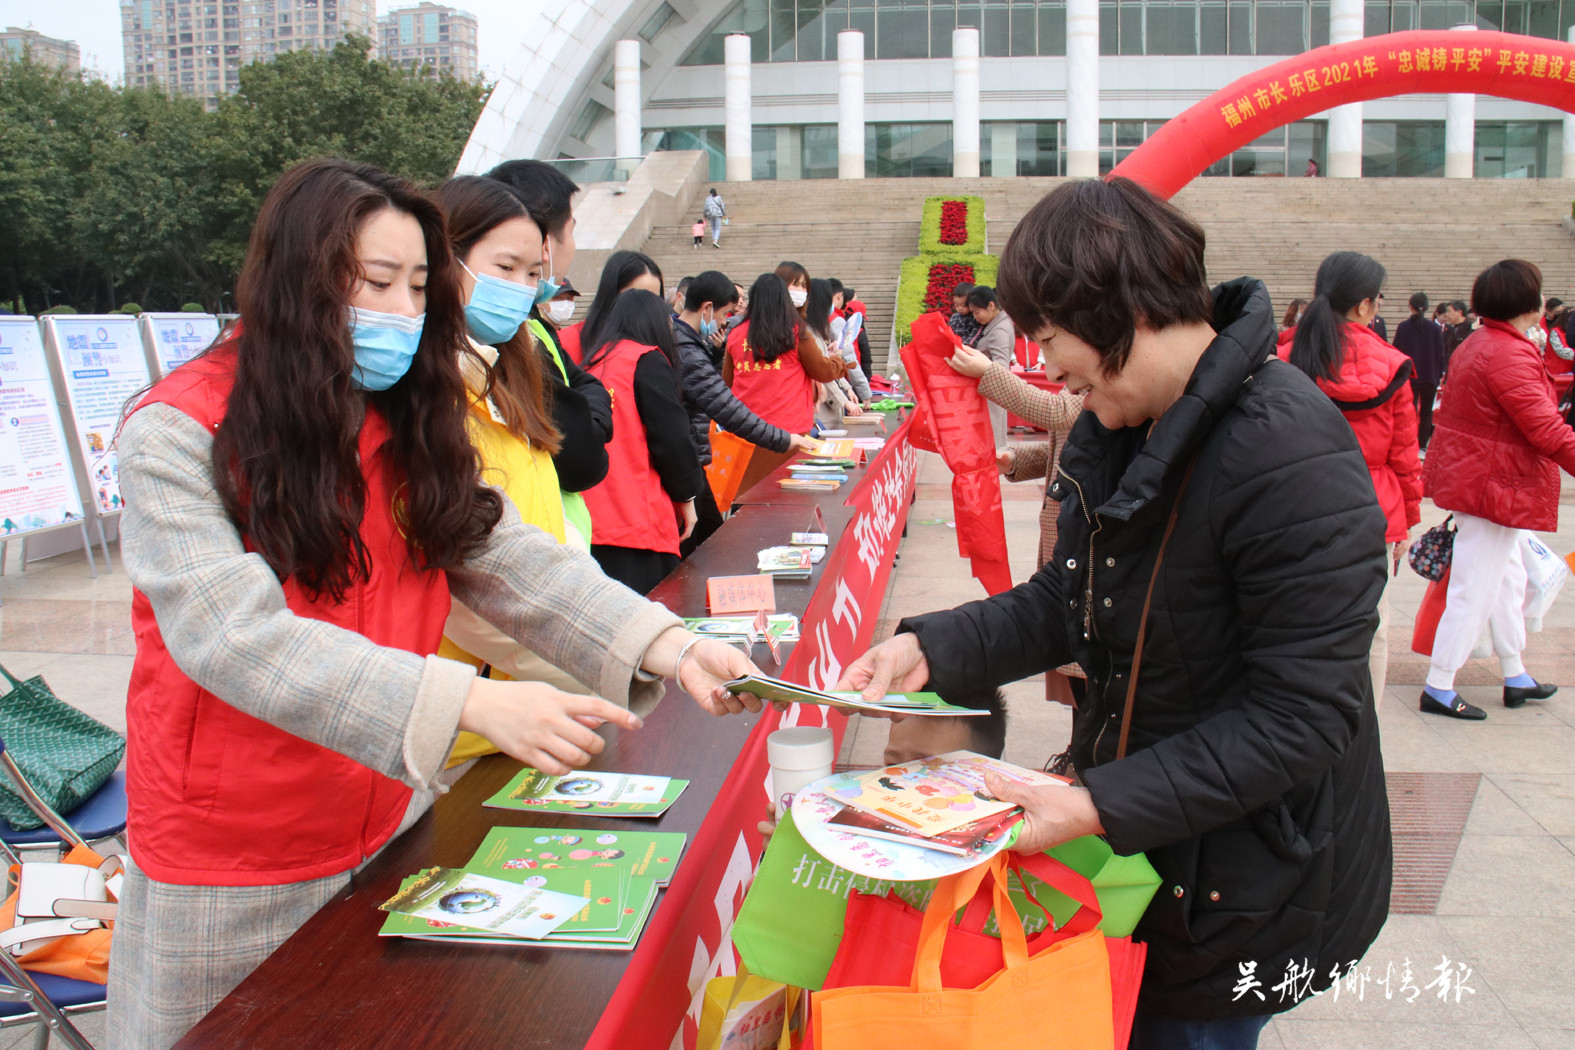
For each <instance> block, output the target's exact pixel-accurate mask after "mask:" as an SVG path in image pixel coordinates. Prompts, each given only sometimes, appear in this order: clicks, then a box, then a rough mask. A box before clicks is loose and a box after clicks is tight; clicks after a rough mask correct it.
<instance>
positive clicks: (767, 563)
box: [756, 547, 814, 580]
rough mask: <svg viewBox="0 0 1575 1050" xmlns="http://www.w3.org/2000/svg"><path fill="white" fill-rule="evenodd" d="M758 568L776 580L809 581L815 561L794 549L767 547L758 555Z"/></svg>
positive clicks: (805, 553) (808, 555) (801, 551)
mask: <svg viewBox="0 0 1575 1050" xmlns="http://www.w3.org/2000/svg"><path fill="white" fill-rule="evenodd" d="M756 557H757V563H756V567H757V568H759V569H760V571H761V572H763V573H768V574H770V575H771V576H772V577H773V578H776V579H789V580H807V579H809V576H810V566H812V565H813V564H814V559H813V558H812V557H811V556H810V554H809V552H808V551H805V550H799V549H797V548H794V547H767V548H766V549H765V550H763V551H760V552H759V553H758V554H757V556H756Z"/></svg>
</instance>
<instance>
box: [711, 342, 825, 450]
mask: <svg viewBox="0 0 1575 1050" xmlns="http://www.w3.org/2000/svg"><path fill="white" fill-rule="evenodd" d="M795 332H796V330H795ZM727 356H728V357H731V358H732V359H733V396H734V397H736V398H738V399H739V400H740V401H742V402H743V403H744V404H745V405H747V406H749V410H750V411H751V412H753V413H754V414H755V415H757V416H759V417H760V418H761V419H764V420H765V421H766V422H767V423H770V424H772V425H773V426H779V427H781V428H782V429H783V430H786V431H787V432H788V433H790V434H807V433H808V432H809V428H810V427H812V426H814V425H815V399H816V397H817V393H816V390H815V381H814V380H813V379H811V378H810V377H809V375H808V373H806V372H805V371H804V365H803V363H802V362H801V361H799V359H798V350H797V349H796V348H795V349H792V350H789V351H788V352H787V353H785V354H783V355H782V356H780V357H778V358H777V359H776V360H775V361H771V362H765V361H757V360H755V352H754V351H753V350H752V349H750V346H749V322H748V321H745V322H743V323H742V324H740V325H739V326H738V327H737V328H734V329H733V330H732V331H731V332H729V333H728V335H727Z"/></svg>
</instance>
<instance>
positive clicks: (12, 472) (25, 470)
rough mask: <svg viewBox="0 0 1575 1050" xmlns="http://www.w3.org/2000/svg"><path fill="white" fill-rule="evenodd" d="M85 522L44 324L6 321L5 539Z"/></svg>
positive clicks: (1, 503)
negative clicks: (44, 338)
mask: <svg viewBox="0 0 1575 1050" xmlns="http://www.w3.org/2000/svg"><path fill="white" fill-rule="evenodd" d="M81 518H82V495H81V493H80V492H78V491H77V479H76V476H75V474H74V472H73V471H72V469H71V450H70V446H68V445H67V444H66V435H65V430H64V428H62V427H61V425H60V408H59V406H58V405H57V404H56V403H55V385H54V381H53V380H52V379H51V378H50V375H49V360H48V358H46V357H45V356H44V344H43V341H42V340H41V339H40V338H39V334H38V324H37V323H36V322H35V321H34V320H33V319H32V318H31V317H0V538H4V537H7V536H17V535H20V534H22V533H25V532H35V531H37V530H39V529H49V528H54V527H55V526H57V525H64V524H66V523H68V522H72V521H79V520H81Z"/></svg>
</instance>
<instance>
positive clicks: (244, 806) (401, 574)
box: [126, 350, 449, 886]
mask: <svg viewBox="0 0 1575 1050" xmlns="http://www.w3.org/2000/svg"><path fill="white" fill-rule="evenodd" d="M234 360H235V358H234V355H233V353H229V352H225V351H222V350H221V351H217V352H215V353H213V354H210V355H209V356H207V357H206V358H199V359H198V360H196V361H192V362H190V363H188V364H185V365H182V366H181V367H180V368H178V369H176V370H175V371H174V372H172V373H171V374H170V375H169V377H168V378H166V379H164V380H163V381H161V382H160V383H158V384H157V385H156V386H155V387H154V388H153V389H152V390H151V391H150V392H149V393H148V395H147V397H145V398H144V399H143V400H142V402H141V403H140V404H139V405H138V406H137V408H138V409H141V408H143V407H145V406H147V405H150V404H159V403H162V404H168V405H171V406H173V407H175V408H177V409H179V410H180V411H182V412H184V413H185V414H186V415H188V416H190V417H191V418H192V419H195V420H196V421H197V422H199V423H201V424H202V425H203V426H204V427H205V428H206V429H207V430H208V431H209V432H210V433H211V432H212V431H214V430H217V429H218V427H219V426H220V425H221V423H222V422H223V420H224V415H225V410H226V409H227V407H228V403H229V394H230V388H231V386H232V385H233V383H234V379H235V376H234ZM388 436H389V431H388V424H387V423H386V422H385V421H384V419H383V417H382V416H381V415H380V414H379V413H377V412H376V411H374V410H371V409H369V410H368V412H367V417H366V422H365V424H364V425H363V426H362V428H361V440H360V451H361V462H362V464H363V465H365V471H366V513H365V517H364V519H363V521H362V522H361V539H362V541H363V542H364V543H365V544H366V548H367V551H368V554H369V556H370V561H371V575H370V578H368V579H364V580H357V581H356V582H355V583H354V584H353V585H352V587H351V590H350V592H349V593H348V594H347V595H346V596H345V599H344V601H343V602H334V601H333V600H332V599H331V598H329V597H326V596H323V597H318V598H315V599H314V598H311V597H309V596H308V595H306V594H305V593H303V591H302V589H301V588H300V587H299V586H298V585H297V584H296V582H295V581H294V580H290V579H287V580H285V581H284V584H283V589H284V599H285V604H286V606H288V608H289V610H290V612H292V613H293V614H295V615H296V616H299V617H305V618H307V619H312V620H322V621H324V622H326V623H331V624H333V625H335V626H336V627H342V628H344V629H345V630H347V631H355V632H356V633H358V634H361V635H364V636H365V637H366V638H368V639H369V640H371V641H373V642H375V643H377V644H378V645H382V646H388V647H390V648H395V649H404V650H407V651H408V652H412V653H415V654H416V655H418V656H428V655H430V654H432V653H435V652H437V647H438V642H439V640H440V639H441V638H442V636H443V624H444V622H445V621H446V620H447V618H448V612H449V594H448V581H447V578H446V576H445V575H444V573H443V572H442V571H440V570H429V571H421V570H419V569H417V568H416V567H415V566H414V565H413V564H412V561H411V558H410V553H409V549H408V548H407V546H406V544H405V541H404V539H403V538H402V537H401V536H400V533H399V528H398V526H397V524H396V523H395V520H394V512H393V495H392V492H393V488H394V486H391V485H390V479H389V478H388V477H387V473H386V472H385V471H383V470H379V469H376V466H377V464H379V463H380V462H382V459H383V454H382V451H381V449H382V447H383V445H384V443H385V442H386V441H387V440H388ZM247 547H248V549H250V547H251V544H250V543H249V542H248V543H247ZM131 622H132V627H133V629H134V630H135V632H136V636H137V657H136V662H135V663H134V665H133V666H132V671H131V686H130V689H129V690H128V693H127V697H126V737H127V740H128V747H127V755H126V757H127V795H128V796H129V798H130V817H129V823H128V829H129V835H130V843H131V848H132V851H133V855H134V856H135V858H136V861H137V864H138V865H139V866H140V867H141V868H142V870H143V871H145V872H146V873H147V874H148V876H149V877H151V878H153V879H156V880H158V881H160V882H169V883H178V884H183V885H211V886H260V885H270V884H277V883H286V882H301V881H304V880H307V879H316V878H322V877H324V876H328V875H335V874H338V873H340V872H344V871H348V870H350V869H351V868H353V867H355V866H356V865H357V864H359V863H361V861H362V860H364V859H365V858H366V857H368V856H370V855H371V854H372V853H374V852H376V850H377V849H378V848H379V847H380V846H382V845H383V843H385V842H387V841H388V840H389V838H391V837H392V836H393V834H394V832H395V831H396V830H397V829H398V827H399V823H400V821H401V819H402V818H403V817H404V814H405V810H406V807H407V806H408V805H409V802H410V796H411V790H410V788H408V787H406V786H405V785H404V784H402V783H400V782H399V781H397V780H391V779H389V778H388V777H385V776H383V775H382V774H381V773H376V772H373V771H372V770H370V769H368V768H367V767H366V766H363V765H361V764H360V763H359V762H356V761H355V760H353V759H350V758H347V757H345V756H344V755H341V754H339V753H338V752H336V751H331V750H329V749H328V748H325V747H322V746H320V745H318V744H314V743H311V742H309V741H306V740H303V739H301V738H300V737H298V736H295V735H294V734H292V733H288V732H286V731H284V730H282V729H279V728H276V727H275V726H273V725H270V724H268V723H266V722H263V721H260V720H259V719H256V718H253V717H252V716H251V715H248V714H245V713H243V712H242V711H240V710H238V709H237V708H235V707H232V706H230V704H228V703H226V702H225V701H224V700H223V699H222V698H221V697H218V696H216V695H214V694H213V693H210V692H208V691H207V690H205V689H203V688H201V687H200V686H198V685H197V684H196V683H195V682H193V681H192V680H191V679H190V678H187V677H186V676H185V675H184V674H182V673H181V670H180V668H179V667H178V666H176V663H175V659H174V658H173V657H172V656H171V655H170V653H169V651H168V650H167V649H166V648H165V647H164V639H163V636H162V635H161V634H160V632H159V625H158V622H157V621H156V619H155V618H154V612H153V607H152V604H151V603H150V602H149V601H148V599H147V597H146V596H145V595H143V594H142V592H141V591H136V592H134V593H133V596H132V606H131ZM294 657H295V658H297V659H301V660H310V659H311V658H312V654H311V653H310V652H302V653H298V654H294ZM324 717H328V714H327V713H326V712H325V713H324Z"/></svg>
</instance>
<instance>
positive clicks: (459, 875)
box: [381, 868, 590, 940]
mask: <svg viewBox="0 0 1575 1050" xmlns="http://www.w3.org/2000/svg"><path fill="white" fill-rule="evenodd" d="M589 903H590V900H589V899H588V898H586V897H580V896H576V895H573V894H568V893H558V892H555V891H553V890H549V889H546V888H545V885H544V884H541V885H521V884H519V883H516V882H506V881H504V880H503V879H494V878H489V877H488V876H486V875H477V874H475V873H474V872H469V871H463V870H461V869H458V868H429V869H428V870H427V871H425V872H422V873H421V874H420V875H419V876H417V877H416V879H415V881H414V882H412V883H410V884H409V885H408V886H406V887H404V888H403V889H401V890H400V891H399V892H398V893H396V894H395V895H394V896H393V897H391V898H389V899H388V900H387V901H385V902H384V903H383V904H382V905H381V907H382V909H383V910H384V911H390V912H398V913H399V914H401V915H406V916H411V917H413V918H416V919H424V920H428V921H431V920H436V921H438V922H448V923H453V924H454V925H455V926H463V927H465V928H467V929H472V930H482V931H484V932H487V933H490V934H493V935H495V936H497V935H501V936H505V937H511V938H526V939H532V940H535V939H540V938H542V937H545V936H547V935H548V934H549V933H551V932H552V931H554V930H556V929H557V928H558V927H560V926H562V925H563V924H564V923H566V922H568V921H569V919H570V918H572V917H573V916H574V914H575V913H576V912H578V911H580V910H581V909H582V908H584V907H585V905H587V904H589Z"/></svg>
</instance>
